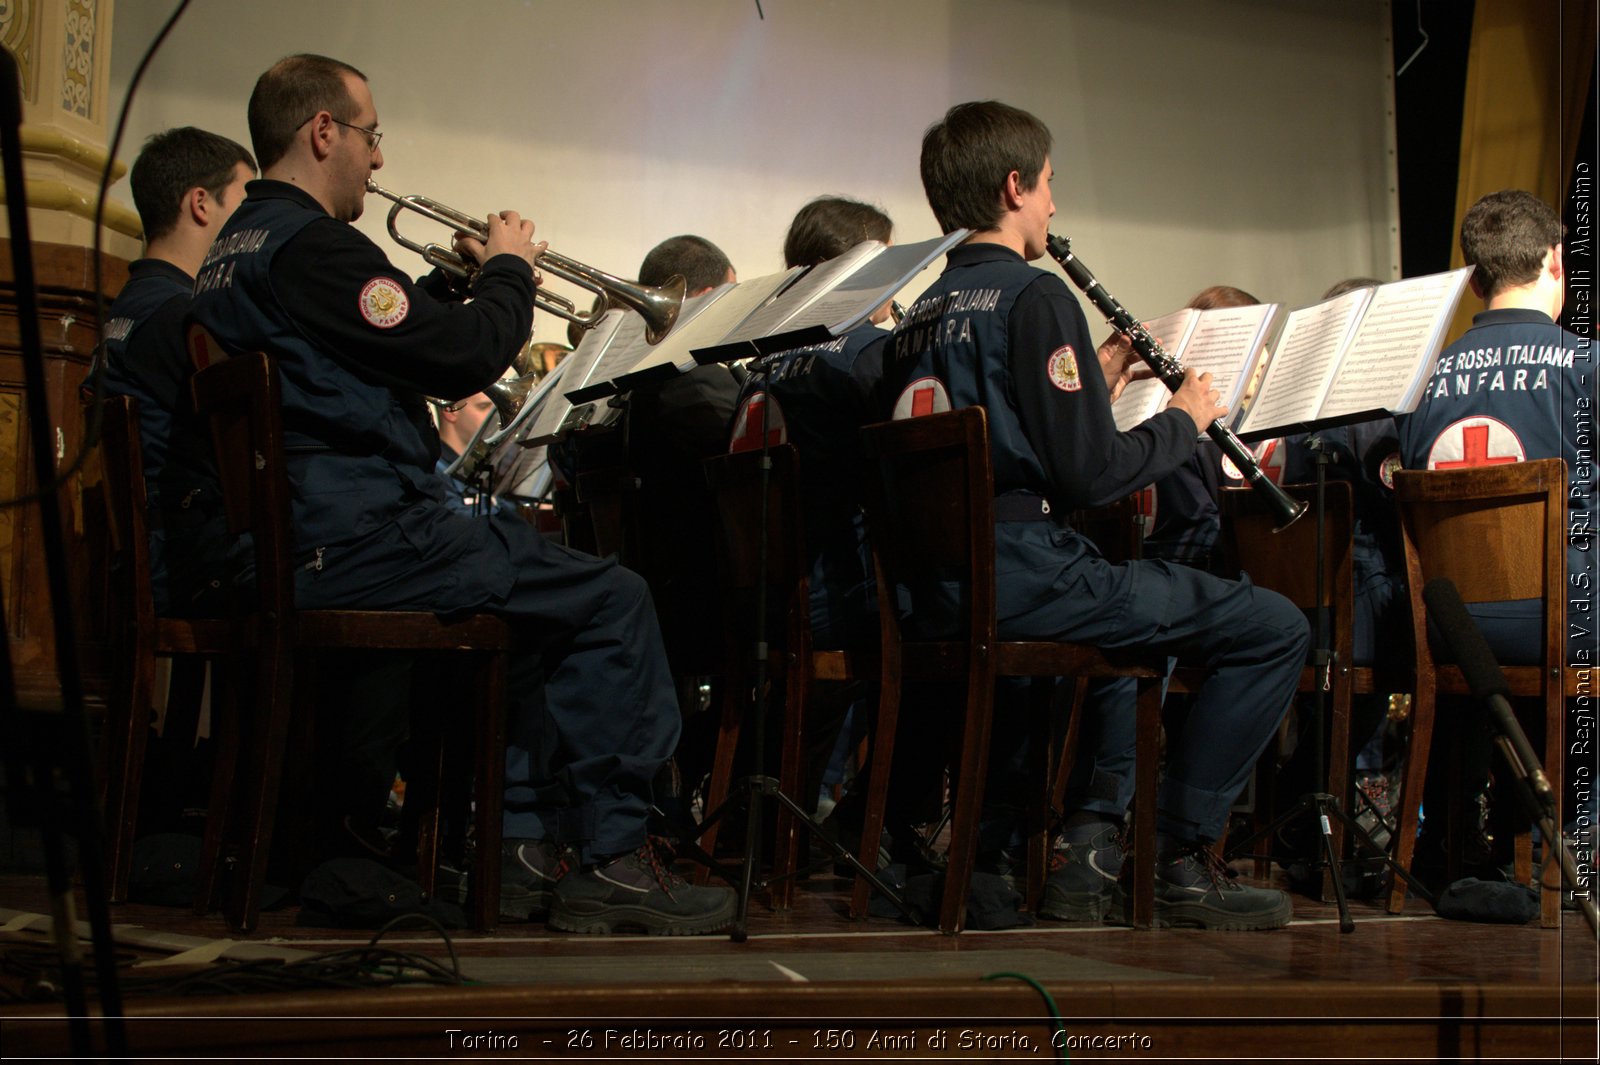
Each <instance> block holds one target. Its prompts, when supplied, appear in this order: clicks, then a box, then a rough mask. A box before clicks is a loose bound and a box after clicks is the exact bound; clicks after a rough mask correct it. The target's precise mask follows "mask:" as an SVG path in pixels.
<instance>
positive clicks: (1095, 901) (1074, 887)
mask: <svg viewBox="0 0 1600 1065" xmlns="http://www.w3.org/2000/svg"><path fill="white" fill-rule="evenodd" d="M1086 828H1087V831H1085V832H1082V833H1080V835H1082V836H1083V837H1084V838H1081V839H1077V840H1074V839H1073V838H1072V835H1071V834H1070V833H1069V835H1068V836H1067V838H1065V839H1063V841H1062V843H1061V845H1060V846H1058V847H1057V848H1056V849H1055V851H1053V852H1052V853H1051V855H1050V875H1049V876H1048V877H1047V878H1046V879H1045V882H1044V897H1043V898H1042V899H1041V900H1040V901H1039V916H1040V917H1049V918H1052V919H1054V920H1057V921H1103V920H1105V918H1106V915H1107V914H1108V913H1109V912H1110V910H1111V898H1112V893H1113V891H1114V890H1115V888H1116V886H1117V877H1118V876H1120V875H1121V873H1122V859H1123V853H1122V831H1121V829H1120V828H1119V827H1118V826H1116V825H1103V827H1102V825H1100V824H1096V825H1089V826H1086Z"/></svg>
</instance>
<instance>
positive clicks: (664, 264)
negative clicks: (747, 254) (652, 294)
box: [639, 233, 733, 292]
mask: <svg viewBox="0 0 1600 1065" xmlns="http://www.w3.org/2000/svg"><path fill="white" fill-rule="evenodd" d="M732 269H733V264H732V263H730V262H729V261H728V257H727V256H726V255H724V254H723V253H722V249H721V248H719V247H717V246H716V245H715V244H713V243H711V242H710V241H709V240H707V239H706V238H705V237H697V236H694V235H693V234H690V233H686V234H684V235H683V236H679V237H669V238H668V239H666V240H664V241H662V242H661V243H660V244H657V245H656V246H655V247H653V248H651V249H650V254H648V255H646V256H645V257H644V262H643V263H641V264H640V265H639V283H640V284H641V285H664V284H666V283H667V282H668V281H669V280H670V279H671V278H672V277H673V275H675V274H678V275H682V277H683V280H684V282H685V284H686V286H687V288H686V291H688V292H701V291H704V290H705V289H708V288H716V287H717V286H718V285H720V284H722V283H723V282H724V281H726V280H728V271H729V270H732Z"/></svg>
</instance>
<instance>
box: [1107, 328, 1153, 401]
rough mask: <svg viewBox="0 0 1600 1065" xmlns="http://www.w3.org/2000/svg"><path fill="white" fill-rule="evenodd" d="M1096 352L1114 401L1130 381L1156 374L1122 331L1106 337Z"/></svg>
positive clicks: (1146, 378) (1144, 379) (1144, 378)
mask: <svg viewBox="0 0 1600 1065" xmlns="http://www.w3.org/2000/svg"><path fill="white" fill-rule="evenodd" d="M1096 354H1097V355H1098V356H1099V357H1100V370H1101V372H1102V373H1104V374H1105V378H1106V391H1108V392H1110V393H1111V402H1113V403H1115V402H1116V401H1117V397H1118V396H1120V395H1122V390H1123V389H1124V388H1126V387H1128V384H1129V382H1132V381H1146V380H1149V379H1150V378H1152V377H1154V376H1155V371H1154V370H1152V369H1150V367H1148V366H1146V365H1145V363H1144V360H1143V359H1141V358H1139V353H1138V352H1137V351H1135V350H1134V347H1133V342H1132V341H1131V340H1129V339H1128V338H1127V337H1126V336H1124V335H1123V334H1121V333H1112V334H1111V335H1110V336H1108V337H1106V339H1105V342H1104V343H1102V344H1101V345H1100V348H1099V350H1098V351H1097V352H1096Z"/></svg>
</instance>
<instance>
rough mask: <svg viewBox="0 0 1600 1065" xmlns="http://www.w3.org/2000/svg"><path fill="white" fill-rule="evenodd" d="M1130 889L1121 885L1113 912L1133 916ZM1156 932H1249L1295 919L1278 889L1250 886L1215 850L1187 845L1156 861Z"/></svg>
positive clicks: (1286, 896) (1291, 907)
mask: <svg viewBox="0 0 1600 1065" xmlns="http://www.w3.org/2000/svg"><path fill="white" fill-rule="evenodd" d="M1128 891H1129V886H1128V885H1127V884H1126V883H1124V882H1122V881H1121V880H1119V881H1118V883H1117V887H1116V890H1115V893H1114V897H1113V900H1112V912H1113V913H1114V914H1118V915H1123V916H1124V917H1126V916H1127V915H1129V914H1130V912H1131V903H1132V899H1131V897H1130V896H1129V895H1128ZM1155 895H1156V907H1155V926H1156V927H1157V928H1206V929H1212V930H1215V931H1234V932H1245V931H1255V930H1260V929H1267V928H1282V927H1283V926H1284V925H1286V924H1288V923H1289V918H1290V917H1292V916H1294V907H1293V906H1292V905H1291V904H1290V902H1289V896H1288V895H1287V894H1285V893H1284V892H1282V891H1278V890H1277V889H1276V888H1253V887H1245V886H1244V885H1243V884H1240V883H1238V882H1237V881H1235V880H1234V878H1233V875H1232V874H1231V873H1230V872H1229V871H1228V867H1227V866H1225V865H1223V864H1222V860H1221V859H1220V858H1218V857H1217V856H1216V854H1215V852H1213V851H1212V850H1211V848H1210V847H1207V846H1205V845H1204V844H1200V843H1185V844H1180V845H1179V846H1177V847H1176V848H1174V849H1173V850H1172V851H1171V852H1170V853H1168V854H1165V855H1159V856H1158V857H1157V858H1156V888H1155Z"/></svg>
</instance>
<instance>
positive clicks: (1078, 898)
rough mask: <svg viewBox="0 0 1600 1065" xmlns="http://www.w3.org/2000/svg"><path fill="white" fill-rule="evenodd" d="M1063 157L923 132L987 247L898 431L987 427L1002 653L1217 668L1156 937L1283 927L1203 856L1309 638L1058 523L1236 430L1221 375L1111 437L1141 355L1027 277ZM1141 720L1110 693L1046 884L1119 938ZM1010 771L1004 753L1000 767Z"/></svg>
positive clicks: (934, 202)
mask: <svg viewBox="0 0 1600 1065" xmlns="http://www.w3.org/2000/svg"><path fill="white" fill-rule="evenodd" d="M1049 154H1050V133H1049V130H1048V129H1046V128H1045V126H1044V125H1043V123H1041V122H1040V121H1039V120H1038V119H1037V118H1035V117H1034V116H1032V115H1030V114H1028V113H1027V112H1024V111H1020V110H1018V109H1016V108H1013V107H1009V106H1007V105H1005V104H1001V103H997V102H993V101H987V102H978V103H967V104H961V105H958V106H956V107H953V108H951V109H950V111H949V112H947V113H946V115H945V116H944V119H943V120H942V121H940V122H938V123H936V124H935V125H934V126H932V127H931V128H930V129H929V130H928V131H927V133H926V134H925V136H924V138H923V144H922V180H923V187H924V190H925V191H926V193H927V196H928V203H929V205H930V206H931V207H932V208H933V213H934V215H935V216H936V217H937V219H938V221H939V224H940V226H941V228H942V229H943V230H944V231H945V232H950V231H952V230H954V229H958V228H967V229H971V230H973V235H972V236H971V237H969V238H968V239H967V241H966V242H965V243H963V244H962V245H960V246H958V247H957V248H955V249H954V250H952V251H951V252H950V254H949V257H948V261H947V264H946V267H945V270H944V273H943V274H942V275H941V276H940V277H939V279H938V280H937V281H936V282H935V283H934V285H933V286H932V287H931V288H930V289H929V290H928V291H927V292H926V293H924V294H923V295H922V296H921V297H920V298H919V299H918V300H917V301H916V303H914V304H913V305H912V307H911V309H910V311H909V312H908V313H907V315H906V318H905V320H904V322H902V323H901V325H900V326H899V328H898V329H897V330H896V331H895V333H894V335H893V336H892V337H891V339H890V341H889V347H888V351H887V354H886V360H885V362H886V364H885V372H884V382H883V385H884V389H883V392H882V394H881V399H882V402H883V405H884V408H885V409H884V411H883V413H885V414H887V413H888V412H889V408H891V407H892V408H893V410H894V415H895V416H896V417H906V416H911V415H914V414H920V413H931V412H936V411H938V410H942V409H949V408H956V407H965V406H971V405H975V404H976V405H981V406H983V407H984V408H986V410H987V412H988V419H989V433H990V451H991V461H992V463H993V468H994V477H995V491H996V494H997V498H996V500H995V514H996V519H997V525H996V529H995V554H996V558H995V568H996V573H997V577H998V582H999V587H998V593H999V602H998V607H997V614H998V622H999V635H1000V637H1001V638H1002V639H1011V640H1017V639H1023V640H1067V641H1076V642H1083V643H1088V644H1094V645H1099V646H1102V647H1135V646H1139V647H1151V648H1158V649H1160V650H1163V651H1165V652H1167V653H1168V654H1169V655H1172V656H1175V657H1176V658H1177V659H1178V661H1179V662H1180V663H1182V664H1184V665H1188V666H1195V667H1199V668H1201V669H1202V670H1204V671H1205V674H1206V679H1205V682H1204V684H1203V686H1202V688H1201V690H1200V692H1199V695H1198V697H1197V699H1196V705H1195V709H1194V712H1193V713H1192V714H1191V715H1190V718H1189V721H1188V723H1187V726H1186V727H1185V728H1184V729H1183V731H1182V733H1181V734H1180V735H1178V736H1177V737H1176V738H1175V739H1174V740H1173V741H1172V742H1170V743H1169V746H1168V752H1167V774H1166V779H1165V781H1164V782H1163V785H1162V789H1161V794H1160V802H1159V806H1158V832H1159V844H1158V852H1157V855H1156V910H1155V919H1156V923H1157V924H1158V925H1163V926H1186V927H1199V928H1212V929H1266V928H1277V927H1281V926H1282V925H1284V924H1286V923H1287V922H1288V920H1289V917H1290V915H1291V907H1290V903H1289V898H1288V896H1287V895H1285V894H1284V893H1283V892H1281V891H1276V890H1269V889H1261V888H1253V887H1247V886H1244V885H1242V884H1239V883H1238V882H1236V881H1235V880H1233V879H1232V877H1231V876H1230V875H1229V874H1228V872H1227V871H1226V870H1225V869H1224V868H1222V867H1221V864H1220V862H1218V861H1217V860H1216V859H1215V858H1214V857H1213V856H1212V852H1211V850H1210V848H1209V846H1208V845H1209V844H1210V843H1212V842H1213V841H1215V840H1216V839H1217V838H1219V837H1220V835H1221V833H1222V830H1223V827H1224V825H1225V824H1226V822H1227V817H1228V810H1229V808H1230V806H1231V805H1232V803H1233V800H1234V798H1235V797H1236V796H1237V795H1238V793H1239V791H1240V790H1241V789H1242V788H1243V786H1244V783H1245V781H1246V779H1247V777H1248V776H1249V774H1250V771H1251V768H1252V767H1253V766H1254V764H1255V761H1256V758H1257V757H1258V756H1259V755H1260V753H1261V751H1262V749H1263V748H1264V747H1265V745H1266V743H1267V741H1268V739H1269V738H1270V737H1271V736H1272V734H1273V731H1274V730H1275V729H1276V728H1277V725H1278V722H1279V721H1280V719H1281V718H1282V717H1283V715H1284V713H1285V711H1286V710H1287V709H1288V707H1289V702H1290V699H1291V697H1292V695H1293V692H1294V688H1295V682H1296V679H1297V678H1298V676H1299V673H1300V668H1301V666H1302V664H1303V663H1304V661H1305V653H1306V647H1307V642H1308V635H1307V626H1306V622H1305V619H1304V617H1303V616H1301V614H1300V612H1299V611H1298V610H1296V609H1295V608H1294V607H1293V606H1292V605H1291V604H1290V603H1289V602H1288V600H1286V599H1284V598H1282V597H1281V596H1278V595H1276V594H1274V593H1272V592H1268V591H1265V590H1263V589H1260V588H1256V587H1254V586H1252V585H1251V584H1250V582H1249V581H1248V580H1247V579H1241V580H1238V581H1226V580H1221V579H1218V578H1216V577H1213V576H1211V575H1209V574H1206V573H1202V572H1200V571H1198V570H1194V569H1190V568H1188V567H1184V566H1172V565H1168V564H1167V563H1164V562H1134V563H1128V564H1124V565H1111V564H1109V563H1107V562H1106V561H1105V560H1104V559H1103V558H1101V557H1100V553H1099V551H1098V550H1097V549H1096V548H1095V546H1094V545H1093V544H1092V543H1091V542H1089V541H1088V540H1087V539H1086V538H1084V537H1082V536H1080V535H1079V534H1078V533H1076V532H1074V531H1073V530H1072V529H1071V528H1070V527H1069V526H1067V525H1066V524H1065V522H1064V521H1063V520H1062V517H1061V516H1062V515H1065V514H1067V513H1068V512H1070V511H1071V510H1073V509H1074V508H1080V507H1095V506H1101V505H1104V504H1106V503H1109V502H1111V501H1113V500H1116V499H1119V498H1121V497H1123V496H1126V495H1128V494H1129V493H1130V492H1133V491H1136V490H1138V489H1141V488H1143V487H1144V486H1146V485H1148V484H1150V483H1152V482H1153V481H1155V480H1156V479H1157V478H1159V477H1161V476H1163V475H1165V474H1167V473H1169V472H1171V471H1172V470H1173V469H1175V468H1177V467H1178V466H1179V465H1180V464H1181V463H1182V462H1184V461H1185V460H1186V459H1187V458H1188V457H1189V456H1190V454H1192V453H1193V451H1194V447H1195V440H1196V437H1197V436H1198V434H1199V432H1200V430H1201V429H1203V428H1205V427H1206V426H1207V425H1209V424H1210V423H1211V422H1212V421H1213V420H1215V419H1216V418H1217V417H1219V416H1220V415H1222V414H1223V413H1224V411H1223V410H1222V409H1221V408H1219V407H1218V406H1217V400H1218V397H1217V393H1216V391H1215V390H1214V389H1212V388H1211V386H1210V383H1209V380H1208V378H1207V377H1205V376H1201V377H1196V376H1195V375H1194V374H1193V373H1192V372H1191V373H1190V374H1189V376H1188V378H1187V380H1186V381H1185V382H1184V383H1183V386H1182V387H1181V388H1180V389H1179V391H1178V392H1177V393H1176V394H1175V395H1174V398H1173V400H1172V403H1171V405H1170V406H1169V407H1168V409H1167V410H1166V411H1164V412H1163V413H1161V414H1158V415H1156V416H1155V417H1154V418H1151V419H1150V420H1148V421H1147V422H1145V423H1144V424H1142V425H1140V426H1137V427H1135V428H1133V429H1132V430H1130V431H1128V432H1126V433H1119V432H1117V430H1116V428H1115V425H1114V423H1113V421H1112V416H1111V407H1110V399H1111V396H1112V394H1113V392H1114V391H1115V390H1116V389H1118V388H1119V387H1121V385H1122V384H1125V383H1126V380H1127V378H1128V376H1129V367H1128V360H1129V350H1128V348H1127V347H1126V345H1125V344H1123V343H1120V342H1115V341H1113V342H1108V343H1107V344H1106V345H1104V346H1103V347H1102V348H1101V349H1100V351H1099V352H1098V353H1096V351H1095V348H1094V346H1093V344H1092V343H1091V341H1090V339H1089V333H1088V326H1087V323H1086V322H1085V319H1084V315H1083V312H1082V310H1081V308H1080V307H1079V306H1078V302H1077V300H1076V299H1075V298H1074V297H1073V295H1072V294H1071V293H1070V292H1069V291H1068V289H1067V287H1066V285H1065V284H1063V283H1062V281H1061V279H1060V278H1058V277H1057V276H1055V275H1054V274H1051V273H1047V272H1045V271H1042V270H1039V269H1036V268H1034V267H1031V266H1029V265H1028V263H1029V262H1030V261H1031V260H1034V259H1037V258H1039V257H1040V256H1041V255H1043V254H1044V253H1045V250H1046V238H1047V237H1048V235H1049V226H1050V219H1051V217H1052V216H1053V215H1054V213H1055V204H1054V201H1053V200H1052V198H1051V190H1050V180H1051V164H1050V159H1049ZM913 609H915V604H914V606H913ZM1131 703H1132V691H1131V682H1128V681H1118V682H1112V683H1108V684H1102V685H1100V686H1099V687H1098V688H1097V689H1095V690H1094V698H1093V699H1092V700H1091V703H1090V705H1089V707H1088V708H1087V714H1086V717H1085V721H1086V724H1085V726H1084V729H1085V730H1084V734H1083V740H1082V752H1083V753H1082V755H1081V756H1080V759H1079V765H1077V766H1076V767H1075V768H1074V771H1073V777H1072V782H1071V785H1070V794H1069V797H1068V805H1067V812H1068V817H1067V820H1066V826H1065V841H1064V842H1065V851H1064V855H1065V858H1066V860H1065V862H1064V863H1062V864H1061V865H1060V867H1059V868H1058V869H1056V870H1055V871H1054V872H1052V873H1051V875H1050V879H1049V881H1048V883H1047V886H1046V894H1045V898H1044V901H1043V904H1042V906H1041V912H1042V914H1043V915H1044V916H1047V917H1054V918H1057V919H1065V920H1079V921H1101V920H1110V921H1121V920H1122V919H1123V915H1124V901H1125V898H1126V895H1127V893H1125V892H1124V891H1123V885H1122V884H1121V883H1120V881H1119V875H1120V873H1121V871H1122V868H1123V864H1124V861H1123V859H1124V854H1123V846H1122V838H1123V837H1122V832H1121V828H1122V824H1123V819H1124V815H1125V813H1126V811H1127V807H1128V804H1129V802H1130V800H1131V798H1132V788H1133V774H1132V766H1133V751H1134V733H1133V726H1134V715H1133V713H1132V712H1131ZM1001 712H1004V711H1001ZM1002 724H1003V723H1002V722H998V721H997V722H996V725H997V729H996V735H997V736H999V735H1001V734H1002V733H1003V732H1004V731H1005V730H1003V729H1002V728H1000V727H999V726H1001V725H1002ZM1008 754H1009V752H1003V751H997V754H996V762H995V764H996V765H1002V764H1004V763H1005V761H1006V759H1007V757H1008ZM996 775H998V774H996ZM991 783H992V784H995V785H999V784H1000V783H1002V781H997V780H993V779H992V780H991Z"/></svg>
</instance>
